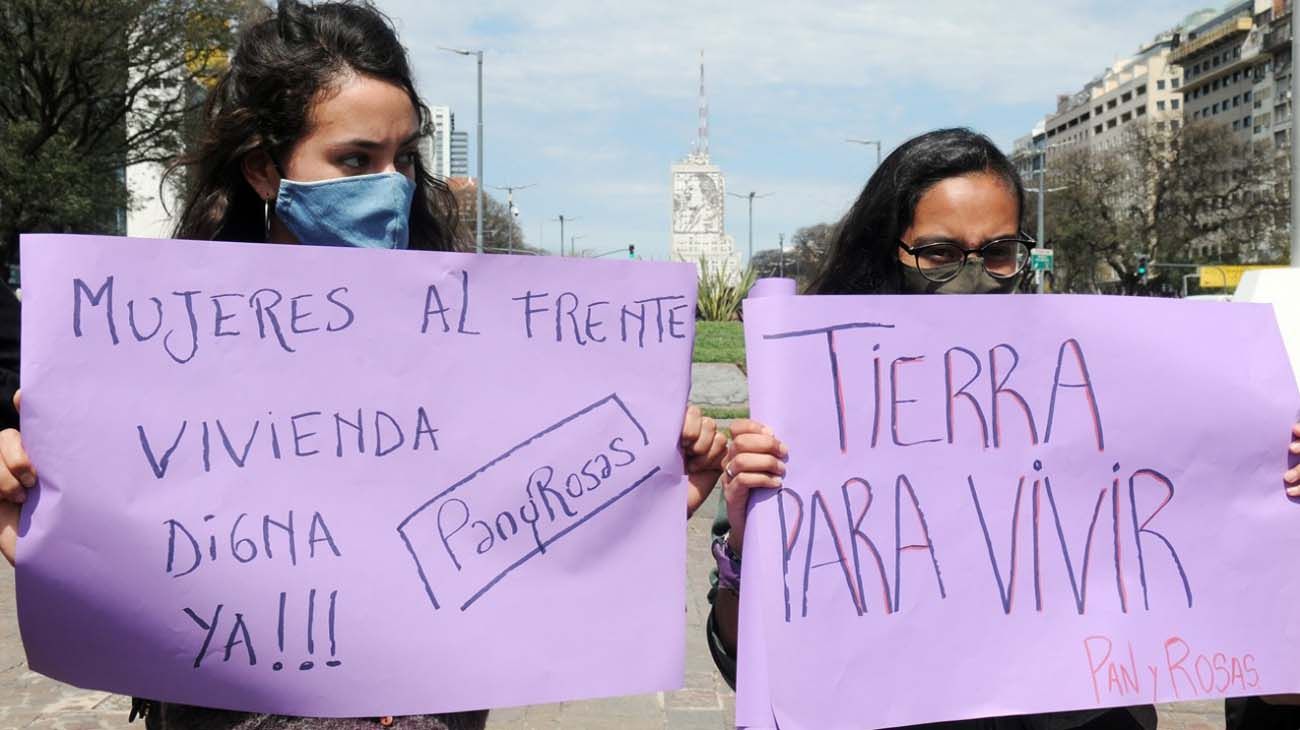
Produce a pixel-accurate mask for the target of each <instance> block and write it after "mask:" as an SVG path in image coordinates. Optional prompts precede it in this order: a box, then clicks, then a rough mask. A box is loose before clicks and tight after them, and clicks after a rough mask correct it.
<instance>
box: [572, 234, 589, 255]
mask: <svg viewBox="0 0 1300 730" xmlns="http://www.w3.org/2000/svg"><path fill="white" fill-rule="evenodd" d="M586 237H587V235H586V234H585V233H578V234H575V235H572V236H569V255H570V256H577V255H578V247H577V240H578V239H579V238H586Z"/></svg>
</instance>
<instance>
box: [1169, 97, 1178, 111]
mask: <svg viewBox="0 0 1300 730" xmlns="http://www.w3.org/2000/svg"><path fill="white" fill-rule="evenodd" d="M1170 104H1173V107H1174V108H1175V109H1177V108H1178V100H1177V99H1174V100H1172V101H1170Z"/></svg>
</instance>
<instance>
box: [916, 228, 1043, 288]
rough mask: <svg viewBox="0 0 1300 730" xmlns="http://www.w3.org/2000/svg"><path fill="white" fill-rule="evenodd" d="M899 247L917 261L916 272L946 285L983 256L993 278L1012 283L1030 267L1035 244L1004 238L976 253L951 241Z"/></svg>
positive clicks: (983, 261) (991, 242)
mask: <svg viewBox="0 0 1300 730" xmlns="http://www.w3.org/2000/svg"><path fill="white" fill-rule="evenodd" d="M898 245H899V246H901V247H902V248H903V250H904V251H906V252H907V253H909V254H911V255H912V257H913V258H914V259H915V260H916V268H917V269H918V270H919V271H920V272H921V275H922V276H924V277H925V278H926V279H927V280H929V281H933V282H944V281H951V280H952V279H954V278H956V276H957V275H958V274H960V273H961V270H962V268H963V267H965V265H966V259H967V258H969V257H970V256H971V255H975V256H979V258H980V261H981V263H982V264H983V265H984V270H985V271H987V272H988V273H989V276H992V277H993V278H995V279H1010V278H1012V277H1014V276H1016V275H1017V274H1019V273H1020V272H1022V271H1024V270H1025V266H1026V265H1028V264H1029V252H1030V250H1031V249H1032V248H1033V247H1034V241H1033V239H1029V238H1000V239H998V240H996V241H989V242H988V243H986V244H984V245H983V246H980V247H979V248H976V249H968V248H966V247H965V246H962V245H961V244H958V243H952V242H951V241H940V242H938V243H927V244H925V245H922V246H909V245H907V243H906V242H904V241H899V242H898Z"/></svg>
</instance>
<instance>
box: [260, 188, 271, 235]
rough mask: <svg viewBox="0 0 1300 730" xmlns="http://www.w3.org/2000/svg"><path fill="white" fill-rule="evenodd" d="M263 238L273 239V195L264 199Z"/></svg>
mask: <svg viewBox="0 0 1300 730" xmlns="http://www.w3.org/2000/svg"><path fill="white" fill-rule="evenodd" d="M262 240H263V241H270V240H271V196H269V195H268V196H267V197H265V198H263V199H262Z"/></svg>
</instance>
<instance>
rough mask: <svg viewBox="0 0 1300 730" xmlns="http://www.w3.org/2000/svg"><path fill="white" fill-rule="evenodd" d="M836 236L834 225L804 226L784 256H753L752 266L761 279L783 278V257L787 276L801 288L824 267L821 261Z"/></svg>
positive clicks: (769, 253)
mask: <svg viewBox="0 0 1300 730" xmlns="http://www.w3.org/2000/svg"><path fill="white" fill-rule="evenodd" d="M834 235H835V224H833V223H817V224H814V225H811V226H804V227H803V228H800V229H798V230H796V231H795V232H794V235H793V236H791V237H790V241H789V243H787V244H786V246H785V252H784V254H782V252H781V249H780V248H776V249H771V248H769V249H765V250H763V251H759V252H758V253H756V254H754V259H753V261H751V262H750V266H751V267H752V268H753V269H754V270H755V271H756V272H757V274H758V276H760V277H771V276H780V275H781V269H782V258H783V257H784V262H785V264H784V267H785V276H787V277H789V278H792V279H796V280H798V282H799V284H800V285H801V286H802V285H803V284H805V283H807V281H808V280H809V279H810V278H812V276H813V275H814V274H816V273H817V270H818V269H819V268H820V267H821V264H822V260H823V259H825V258H826V252H827V251H828V250H829V249H830V243H831V237H832V236H834Z"/></svg>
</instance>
